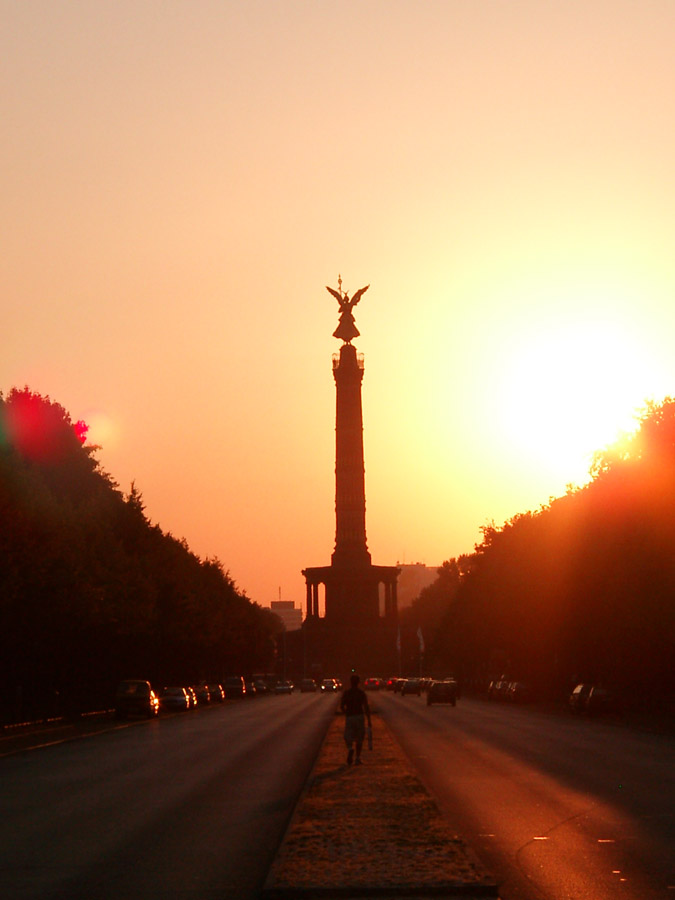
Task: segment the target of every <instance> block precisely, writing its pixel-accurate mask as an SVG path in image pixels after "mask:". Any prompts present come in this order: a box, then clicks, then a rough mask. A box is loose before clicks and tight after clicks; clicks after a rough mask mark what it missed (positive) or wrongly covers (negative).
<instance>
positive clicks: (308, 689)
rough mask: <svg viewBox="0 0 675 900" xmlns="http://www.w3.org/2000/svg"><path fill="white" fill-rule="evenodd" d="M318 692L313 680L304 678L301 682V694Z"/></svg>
mask: <svg viewBox="0 0 675 900" xmlns="http://www.w3.org/2000/svg"><path fill="white" fill-rule="evenodd" d="M314 691H316V682H315V681H314V679H313V678H303V679H302V681H301V682H300V693H301V694H311V693H313V692H314Z"/></svg>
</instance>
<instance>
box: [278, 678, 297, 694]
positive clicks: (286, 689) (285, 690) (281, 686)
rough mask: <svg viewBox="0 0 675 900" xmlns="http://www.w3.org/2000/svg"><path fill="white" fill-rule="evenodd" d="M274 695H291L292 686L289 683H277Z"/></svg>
mask: <svg viewBox="0 0 675 900" xmlns="http://www.w3.org/2000/svg"><path fill="white" fill-rule="evenodd" d="M274 693H275V694H292V693H293V685H292V684H291V682H290V681H277V683H276V684H275V685H274Z"/></svg>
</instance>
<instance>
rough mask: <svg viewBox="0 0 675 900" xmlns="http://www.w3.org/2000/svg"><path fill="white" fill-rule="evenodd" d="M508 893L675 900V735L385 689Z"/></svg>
mask: <svg viewBox="0 0 675 900" xmlns="http://www.w3.org/2000/svg"><path fill="white" fill-rule="evenodd" d="M371 697H372V702H373V705H374V707H375V708H377V709H378V710H379V712H380V714H381V715H382V717H383V718H384V719H385V721H386V722H387V723H388V724H389V726H390V728H391V730H392V731H393V733H394V734H395V736H396V737H397V738H398V740H399V742H400V743H401V745H402V747H403V749H404V750H405V751H406V753H407V754H408V756H409V758H410V760H411V762H412V763H413V764H414V766H415V768H416V769H417V770H418V772H419V774H420V776H421V777H422V779H423V781H424V782H425V784H426V785H427V787H428V788H429V789H430V790H431V791H432V793H433V794H434V796H435V797H436V799H437V800H438V802H439V804H440V806H441V808H442V810H443V811H444V812H445V813H446V815H447V817H448V819H449V821H450V823H451V824H452V826H453V828H454V829H455V830H456V831H457V833H458V834H459V835H460V836H461V837H463V838H464V839H465V840H466V842H467V843H468V844H469V845H470V846H471V847H473V849H474V850H475V851H476V852H477V854H478V856H479V858H480V859H481V860H482V861H483V863H484V864H485V865H486V866H487V868H488V869H489V870H490V872H491V873H492V874H493V875H494V876H495V877H496V879H497V881H498V882H499V883H500V885H501V887H500V896H501V898H502V900H544V898H545V900H610V898H611V900H617V898H626V900H665V898H671V900H675V778H674V768H675V765H674V764H675V740H674V739H673V738H672V737H665V736H661V735H656V734H648V733H641V732H635V731H631V730H629V729H627V728H622V727H619V726H617V725H612V724H609V723H606V722H603V721H597V720H588V719H586V718H576V717H573V716H571V715H570V716H564V715H560V714H555V713H546V712H541V711H535V710H532V709H529V708H526V707H513V706H511V705H509V704H502V703H488V702H487V701H483V700H479V699H464V698H463V699H461V700H460V701H459V702H458V704H457V706H456V707H452V706H449V705H447V706H446V705H443V706H440V705H439V706H431V707H428V706H427V705H426V701H425V697H424V695H423V696H422V697H416V696H414V695H413V696H410V695H408V696H405V697H401V696H400V695H399V694H396V695H394V694H390V693H383V692H379V693H377V694H375V695H371Z"/></svg>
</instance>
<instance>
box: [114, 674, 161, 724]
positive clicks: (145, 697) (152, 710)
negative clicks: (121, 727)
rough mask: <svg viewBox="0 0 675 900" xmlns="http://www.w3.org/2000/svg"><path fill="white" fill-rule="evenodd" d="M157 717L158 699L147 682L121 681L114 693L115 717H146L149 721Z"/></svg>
mask: <svg viewBox="0 0 675 900" xmlns="http://www.w3.org/2000/svg"><path fill="white" fill-rule="evenodd" d="M158 715H159V697H158V696H157V694H156V693H155V692H154V691H153V689H152V686H151V685H150V682H149V681H141V680H137V679H129V680H127V681H121V682H120V683H119V684H118V686H117V690H116V691H115V716H116V717H117V718H118V719H124V718H126V717H127V716H147V717H148V718H149V719H151V718H152V717H153V716H158Z"/></svg>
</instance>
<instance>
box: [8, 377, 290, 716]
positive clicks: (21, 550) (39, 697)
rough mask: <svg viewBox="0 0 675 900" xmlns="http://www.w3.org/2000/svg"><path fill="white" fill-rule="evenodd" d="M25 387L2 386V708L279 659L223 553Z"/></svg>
mask: <svg viewBox="0 0 675 900" xmlns="http://www.w3.org/2000/svg"><path fill="white" fill-rule="evenodd" d="M85 440H86V425H85V424H84V423H82V422H76V423H73V422H72V421H71V419H70V416H69V415H68V413H67V412H66V411H65V410H64V409H63V407H61V406H60V405H59V404H57V403H54V402H53V401H51V400H50V399H49V398H48V397H42V396H40V395H39V394H36V393H32V392H31V391H30V390H28V389H27V388H24V389H23V390H16V389H13V390H12V391H10V393H9V395H8V396H7V397H6V398H4V397H2V395H0V675H1V681H0V684H1V685H2V689H1V692H0V701H1V702H2V716H3V719H4V720H10V719H11V718H12V717H16V715H19V714H20V715H23V716H30V715H40V714H45V713H50V712H58V711H66V710H64V709H63V706H64V704H76V705H80V706H86V705H91V704H100V703H107V702H109V699H110V696H111V693H112V690H113V688H114V685H115V682H116V681H118V680H119V679H121V678H125V677H127V678H128V677H143V678H148V679H149V680H150V681H152V682H155V683H157V684H159V683H160V682H164V683H168V682H170V681H179V682H181V683H191V682H194V681H197V680H199V679H200V678H208V679H215V680H220V679H222V678H223V677H224V676H225V675H226V674H228V673H234V672H237V673H242V672H251V671H254V670H263V671H264V670H266V669H267V668H269V667H271V665H272V664H273V656H274V633H275V630H276V619H275V618H274V617H272V616H271V614H270V613H269V611H268V610H264V609H262V608H261V607H260V606H258V605H257V604H256V603H253V602H252V601H251V600H249V599H248V598H247V597H246V596H245V594H243V593H242V592H241V591H239V590H238V589H237V587H236V585H235V583H234V582H233V581H232V579H231V578H230V576H229V574H228V572H227V571H226V570H225V569H224V567H223V565H222V564H221V563H220V561H219V560H217V559H206V560H202V559H200V558H199V557H198V556H196V555H195V554H194V553H192V552H191V550H190V548H189V547H188V545H187V544H186V542H185V541H183V540H178V539H176V538H175V537H173V535H171V534H167V533H164V532H163V531H162V530H161V528H160V527H159V526H157V525H152V524H151V523H150V522H149V521H148V519H147V517H146V515H145V509H144V504H143V499H142V495H141V493H140V491H139V490H138V489H137V487H136V486H135V485H132V486H131V490H130V492H129V493H128V494H126V495H124V494H123V493H122V492H121V491H120V490H119V489H118V487H117V485H116V484H115V482H114V481H113V480H112V479H111V478H110V476H109V475H107V474H106V473H105V472H103V471H102V470H101V468H100V466H99V464H98V462H97V460H96V458H95V449H96V448H93V447H90V446H87V445H86V444H85Z"/></svg>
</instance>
